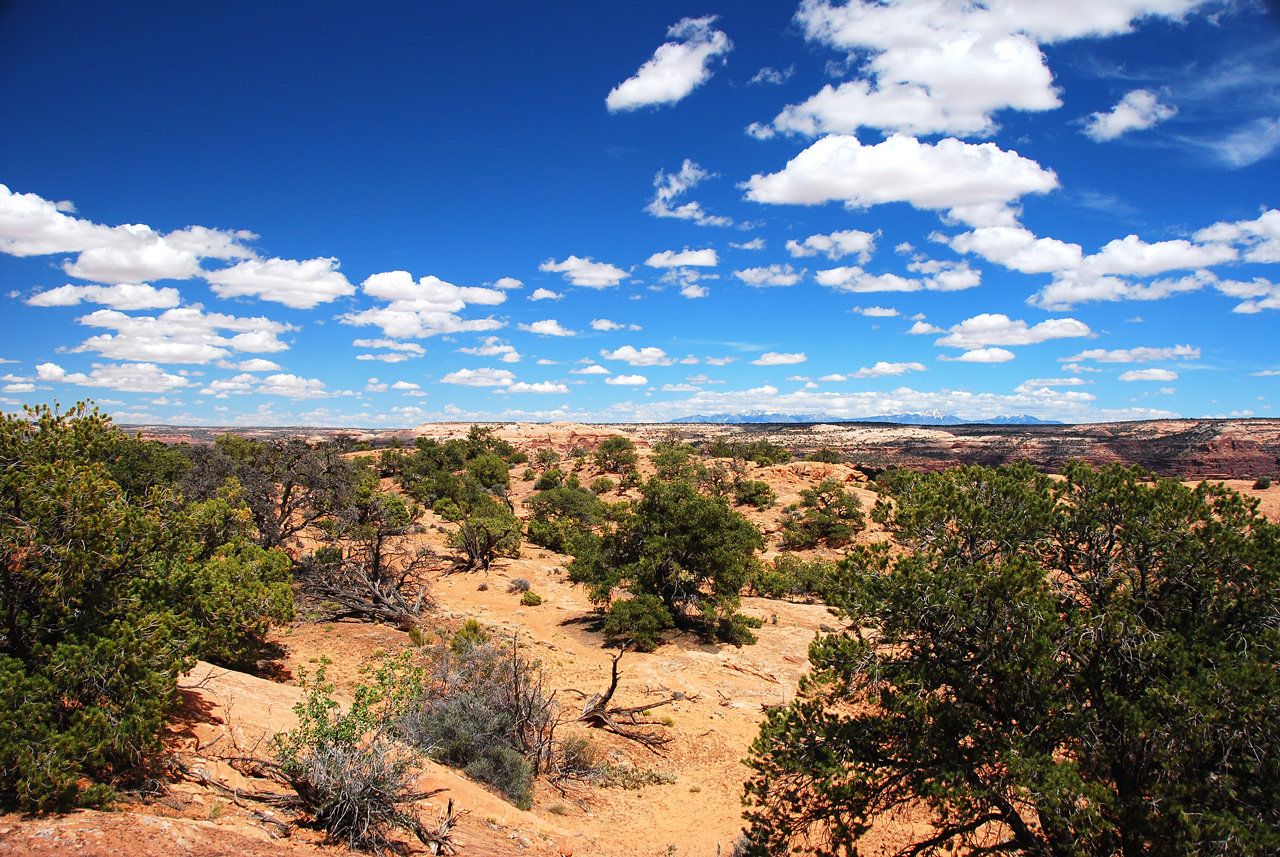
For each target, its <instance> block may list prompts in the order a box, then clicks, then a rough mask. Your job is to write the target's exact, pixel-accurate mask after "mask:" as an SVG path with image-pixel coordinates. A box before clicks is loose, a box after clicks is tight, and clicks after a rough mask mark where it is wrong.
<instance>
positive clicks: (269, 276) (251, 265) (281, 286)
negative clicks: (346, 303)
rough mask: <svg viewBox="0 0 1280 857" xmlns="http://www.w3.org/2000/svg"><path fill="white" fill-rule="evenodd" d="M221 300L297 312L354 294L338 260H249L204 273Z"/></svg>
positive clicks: (352, 287) (353, 288) (202, 274)
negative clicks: (267, 303)
mask: <svg viewBox="0 0 1280 857" xmlns="http://www.w3.org/2000/svg"><path fill="white" fill-rule="evenodd" d="M200 276H202V277H204V279H206V280H208V281H209V285H210V286H211V287H212V288H213V291H214V294H216V295H218V297H221V298H233V297H256V298H260V299H262V300H266V301H275V302H276V303H282V304H284V305H285V306H287V307H293V308H294V309H311V308H313V307H315V306H316V305H317V304H321V303H329V302H330V301H333V300H336V299H337V298H340V297H345V296H347V295H351V294H355V290H356V289H355V286H353V285H351V283H349V282H347V278H346V277H344V276H343V275H342V274H341V273H340V272H339V271H338V260H337V259H333V258H327V259H324V258H322V259H307V260H306V261H302V262H299V261H295V260H293V259H246V260H245V261H243V262H241V263H239V264H237V265H232V266H231V267H229V268H220V269H218V270H216V271H204V272H203V273H201V275H200Z"/></svg>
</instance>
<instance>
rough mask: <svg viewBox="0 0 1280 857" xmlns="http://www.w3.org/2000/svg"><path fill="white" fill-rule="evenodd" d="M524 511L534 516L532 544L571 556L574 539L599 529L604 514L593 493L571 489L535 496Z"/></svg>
mask: <svg viewBox="0 0 1280 857" xmlns="http://www.w3.org/2000/svg"><path fill="white" fill-rule="evenodd" d="M525 508H527V509H528V510H529V511H530V513H531V514H530V517H529V523H528V525H527V530H528V533H529V541H531V542H533V543H534V544H536V545H541V546H542V547H544V548H547V549H549V550H553V551H556V552H557V553H570V552H571V550H572V548H571V545H572V543H573V541H574V539H576V538H578V537H579V536H581V535H582V534H584V533H587V532H590V531H591V530H592V529H593V528H595V527H596V526H598V525H599V524H600V522H601V520H602V517H603V514H604V507H603V505H602V504H601V502H600V500H599V499H598V498H597V497H596V496H595V495H594V494H592V493H590V492H589V491H583V490H581V489H575V488H570V487H568V486H564V487H560V488H553V489H550V490H548V491H541V492H539V493H537V494H535V495H534V496H532V497H530V498H529V500H528V501H527V502H526V503H525Z"/></svg>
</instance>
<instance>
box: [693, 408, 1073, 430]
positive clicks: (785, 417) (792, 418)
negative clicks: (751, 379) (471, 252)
mask: <svg viewBox="0 0 1280 857" xmlns="http://www.w3.org/2000/svg"><path fill="white" fill-rule="evenodd" d="M671 422H673V423H893V424H895V425H910V426H972V425H1017V426H1030V425H1062V422H1060V421H1059V420H1042V419H1038V418H1037V417H1033V416H1030V415H1028V414H1015V415H1013V416H1000V417H991V418H990V419H986V420H962V419H960V417H957V416H954V415H952V414H948V413H943V412H942V411H938V410H933V411H925V412H924V413H920V414H879V415H877V416H874V417H854V418H852V419H847V418H845V417H833V416H831V415H829V414H772V413H766V412H764V411H748V412H746V413H743V414H695V415H694V416H690V417H680V418H679V419H675V420H671Z"/></svg>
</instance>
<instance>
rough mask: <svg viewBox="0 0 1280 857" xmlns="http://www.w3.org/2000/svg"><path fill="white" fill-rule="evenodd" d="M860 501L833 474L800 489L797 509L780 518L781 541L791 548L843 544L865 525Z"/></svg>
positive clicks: (839, 545)
mask: <svg viewBox="0 0 1280 857" xmlns="http://www.w3.org/2000/svg"><path fill="white" fill-rule="evenodd" d="M866 525H867V522H866V517H865V516H864V515H863V513H862V502H861V501H860V500H859V499H858V496H857V495H856V494H853V493H851V492H849V491H846V490H845V489H844V484H843V483H842V482H841V481H840V480H838V479H834V478H828V479H823V480H822V481H821V482H820V483H818V485H817V486H816V487H814V488H806V489H805V490H803V491H801V492H800V503H799V506H798V508H797V509H795V510H793V511H789V512H788V513H787V515H786V516H785V517H784V519H783V525H782V543H783V545H784V546H785V547H787V548H789V549H791V550H804V549H806V548H813V547H817V546H818V545H819V544H820V543H824V542H825V543H826V544H827V545H829V546H830V547H842V546H844V545H847V544H849V542H851V541H853V538H854V536H856V535H857V534H858V533H860V532H862V530H863V529H865V528H866Z"/></svg>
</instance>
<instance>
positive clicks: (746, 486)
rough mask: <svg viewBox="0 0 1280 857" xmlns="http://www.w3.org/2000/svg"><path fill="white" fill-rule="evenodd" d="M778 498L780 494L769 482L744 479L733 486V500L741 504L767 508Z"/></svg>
mask: <svg viewBox="0 0 1280 857" xmlns="http://www.w3.org/2000/svg"><path fill="white" fill-rule="evenodd" d="M777 499H778V494H777V492H776V491H774V490H773V487H772V486H770V485H769V483H768V482H762V481H760V480H750V479H744V480H742V481H741V482H738V483H737V484H736V485H734V486H733V502H735V503H737V504H738V505H739V506H755V507H756V508H757V509H767V508H769V507H770V506H772V505H773V504H774V503H775V502H776V501H777Z"/></svg>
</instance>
